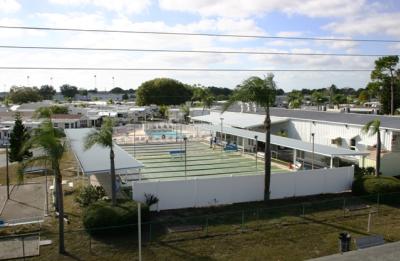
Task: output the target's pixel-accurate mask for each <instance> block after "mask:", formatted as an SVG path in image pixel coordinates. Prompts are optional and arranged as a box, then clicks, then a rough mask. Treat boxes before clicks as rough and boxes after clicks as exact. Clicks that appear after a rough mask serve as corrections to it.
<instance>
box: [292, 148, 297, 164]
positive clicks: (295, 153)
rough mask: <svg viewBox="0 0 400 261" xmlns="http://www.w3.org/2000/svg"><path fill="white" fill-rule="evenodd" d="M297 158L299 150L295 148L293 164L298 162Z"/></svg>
mask: <svg viewBox="0 0 400 261" xmlns="http://www.w3.org/2000/svg"><path fill="white" fill-rule="evenodd" d="M296 158H297V150H296V149H294V150H293V164H296Z"/></svg>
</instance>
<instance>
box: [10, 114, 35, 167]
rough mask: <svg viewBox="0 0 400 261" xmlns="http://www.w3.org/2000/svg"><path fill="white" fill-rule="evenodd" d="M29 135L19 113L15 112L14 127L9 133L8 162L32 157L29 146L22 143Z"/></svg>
mask: <svg viewBox="0 0 400 261" xmlns="http://www.w3.org/2000/svg"><path fill="white" fill-rule="evenodd" d="M29 138H30V136H29V133H28V130H27V129H26V128H25V125H24V124H23V123H22V119H21V115H20V113H18V112H17V113H16V114H15V123H14V127H13V129H12V131H11V134H10V155H9V157H10V162H14V161H18V162H21V161H23V160H24V159H27V158H29V157H32V152H31V151H29V149H30V148H27V147H24V144H25V143H26V141H27V140H29Z"/></svg>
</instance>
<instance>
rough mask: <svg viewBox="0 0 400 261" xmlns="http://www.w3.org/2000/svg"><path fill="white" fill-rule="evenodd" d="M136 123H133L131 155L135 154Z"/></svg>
mask: <svg viewBox="0 0 400 261" xmlns="http://www.w3.org/2000/svg"><path fill="white" fill-rule="evenodd" d="M135 147H136V125H135V123H133V157H135V155H136V153H135V152H136V148H135Z"/></svg>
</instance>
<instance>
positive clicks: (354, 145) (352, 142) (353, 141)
mask: <svg viewBox="0 0 400 261" xmlns="http://www.w3.org/2000/svg"><path fill="white" fill-rule="evenodd" d="M356 148H357V140H356V138H352V139H350V149H351V150H356Z"/></svg>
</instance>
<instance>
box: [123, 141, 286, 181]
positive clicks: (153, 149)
mask: <svg viewBox="0 0 400 261" xmlns="http://www.w3.org/2000/svg"><path fill="white" fill-rule="evenodd" d="M122 148H123V149H124V150H126V151H127V152H129V153H130V154H131V155H132V156H134V158H135V159H137V160H139V161H140V162H142V163H143V164H144V168H143V169H142V170H141V174H142V179H162V178H181V177H184V176H185V169H186V176H187V177H210V176H211V175H218V176H220V175H251V174H256V173H259V174H263V173H264V162H263V161H262V160H261V159H258V160H257V164H256V160H255V158H254V157H250V156H248V155H242V154H241V152H225V151H222V150H221V147H216V148H215V149H212V148H210V146H209V145H208V144H206V143H201V142H187V145H186V148H187V153H186V168H185V153H184V151H185V145H184V143H180V142H178V143H167V144H140V145H136V146H133V145H122ZM286 171H287V169H283V168H279V167H276V166H272V172H286Z"/></svg>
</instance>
